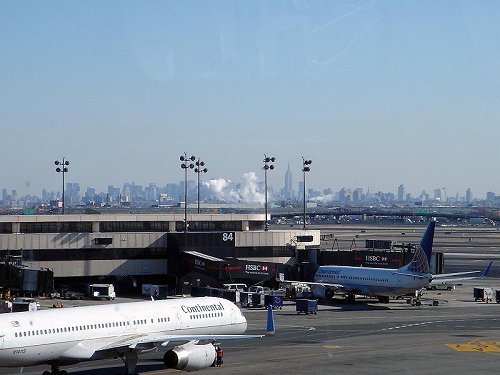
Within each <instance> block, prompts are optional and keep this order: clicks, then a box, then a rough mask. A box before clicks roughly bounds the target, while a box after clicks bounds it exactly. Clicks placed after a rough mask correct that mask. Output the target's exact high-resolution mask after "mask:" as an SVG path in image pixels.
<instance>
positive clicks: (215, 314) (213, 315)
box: [189, 312, 223, 320]
mask: <svg viewBox="0 0 500 375" xmlns="http://www.w3.org/2000/svg"><path fill="white" fill-rule="evenodd" d="M222 316H223V313H221V312H213V313H209V314H193V315H190V316H189V317H190V319H191V320H193V319H206V318H219V317H222Z"/></svg>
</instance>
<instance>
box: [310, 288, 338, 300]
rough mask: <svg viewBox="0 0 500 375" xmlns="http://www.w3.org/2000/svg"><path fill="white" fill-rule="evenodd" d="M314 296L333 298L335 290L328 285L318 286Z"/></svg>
mask: <svg viewBox="0 0 500 375" xmlns="http://www.w3.org/2000/svg"><path fill="white" fill-rule="evenodd" d="M312 292H313V296H314V297H316V298H319V299H332V298H333V296H334V295H335V291H334V290H333V289H331V288H328V287H327V286H322V285H320V286H316V287H315V288H314V289H313V290H312Z"/></svg>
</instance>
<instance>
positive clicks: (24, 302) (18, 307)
mask: <svg viewBox="0 0 500 375" xmlns="http://www.w3.org/2000/svg"><path fill="white" fill-rule="evenodd" d="M36 310H40V302H38V301H37V300H36V299H34V298H26V297H17V298H14V301H12V312H20V311H36Z"/></svg>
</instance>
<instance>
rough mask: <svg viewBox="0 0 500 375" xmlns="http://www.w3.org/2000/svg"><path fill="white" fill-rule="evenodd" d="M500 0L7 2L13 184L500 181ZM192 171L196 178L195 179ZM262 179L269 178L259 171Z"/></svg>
mask: <svg viewBox="0 0 500 375" xmlns="http://www.w3.org/2000/svg"><path fill="white" fill-rule="evenodd" d="M498 20H500V6H499V4H498V2H497V1H421V0H419V1H299V0H297V1H134V2H132V1H2V2H0V56H1V59H0V83H1V90H0V124H1V130H2V147H1V149H0V150H1V151H0V156H1V157H0V168H1V170H2V176H3V177H2V179H1V182H0V188H7V189H9V190H10V189H18V191H19V193H21V194H23V193H34V194H40V191H41V189H42V187H47V188H49V189H51V190H60V184H61V183H60V175H57V174H56V172H55V171H54V166H53V161H54V160H56V159H61V158H62V157H63V156H65V157H66V158H67V159H69V160H70V162H71V166H70V173H69V174H68V175H67V181H68V182H73V181H75V182H80V183H81V184H82V186H93V187H96V188H97V189H99V190H105V189H106V187H107V184H114V185H115V186H121V185H122V183H123V182H124V181H135V182H136V183H138V184H143V185H146V184H148V183H150V182H154V183H157V184H159V185H163V184H165V183H166V182H167V181H168V182H178V181H180V180H182V179H183V174H182V171H181V169H180V167H179V161H178V158H179V155H181V154H182V153H183V152H184V151H187V152H188V153H190V154H194V155H197V156H200V157H202V158H203V159H204V160H205V162H206V163H207V166H208V169H209V173H207V174H206V175H204V176H203V179H210V178H229V179H232V180H233V181H238V180H240V179H241V176H242V175H243V174H244V173H245V172H249V171H255V172H256V173H257V174H258V175H263V173H262V169H261V168H262V159H263V156H264V154H265V153H267V154H268V155H274V156H276V157H277V159H278V161H277V163H276V170H275V171H273V172H272V173H271V174H270V175H269V177H270V183H271V184H272V185H273V186H274V187H275V188H279V187H281V186H283V185H284V173H285V171H286V168H287V165H288V163H290V166H291V168H292V171H293V173H294V180H295V181H294V185H296V184H297V183H298V181H299V179H300V177H301V176H300V174H301V173H300V168H301V162H302V160H301V157H302V156H305V157H306V158H310V159H312V160H313V164H312V168H311V169H312V171H311V172H310V173H309V175H308V185H309V186H310V187H315V188H317V189H323V188H325V187H332V188H333V189H334V190H339V189H340V188H342V187H348V188H354V187H364V188H365V189H366V188H367V187H368V186H369V185H370V187H371V189H372V190H382V191H392V192H396V189H397V186H398V185H399V184H401V183H403V184H404V185H405V186H406V188H407V190H408V191H410V192H412V193H413V194H414V195H418V194H420V192H421V191H422V190H423V189H425V190H427V191H428V192H429V191H432V189H434V188H439V187H446V189H447V193H448V195H454V194H455V193H456V192H459V193H460V195H464V192H465V189H466V188H467V187H471V188H472V190H473V191H474V193H475V196H482V195H484V194H485V192H486V191H489V190H492V191H495V192H497V193H500V173H499V172H500V167H499V163H498V161H499V157H498V143H499V141H500V126H499V125H500V124H499V121H500V116H499V112H500V106H499V104H498V100H499V97H500V95H499V90H500V22H498ZM191 178H192V179H194V178H195V175H194V173H193V174H192V175H191ZM261 178H263V176H261Z"/></svg>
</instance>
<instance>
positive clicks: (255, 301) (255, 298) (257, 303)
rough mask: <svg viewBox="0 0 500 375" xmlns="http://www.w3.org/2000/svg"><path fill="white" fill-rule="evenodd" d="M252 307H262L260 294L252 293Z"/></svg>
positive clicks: (262, 299)
mask: <svg viewBox="0 0 500 375" xmlns="http://www.w3.org/2000/svg"><path fill="white" fill-rule="evenodd" d="M252 306H253V307H262V306H264V295H263V294H260V293H258V294H257V293H252Z"/></svg>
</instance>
